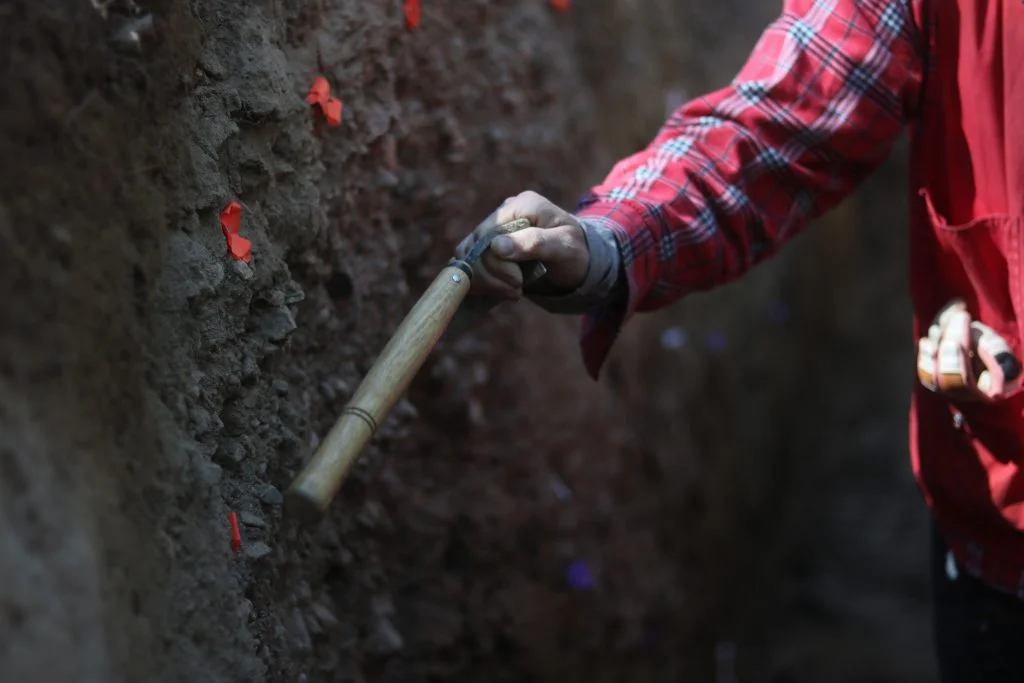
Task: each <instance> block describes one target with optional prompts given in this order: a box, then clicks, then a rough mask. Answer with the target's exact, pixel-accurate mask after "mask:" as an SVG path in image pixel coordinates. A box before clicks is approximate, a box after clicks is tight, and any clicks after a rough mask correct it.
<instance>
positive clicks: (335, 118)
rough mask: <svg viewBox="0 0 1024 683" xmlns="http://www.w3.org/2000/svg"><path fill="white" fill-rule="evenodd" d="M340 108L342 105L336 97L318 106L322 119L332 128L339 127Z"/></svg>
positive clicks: (329, 98)
mask: <svg viewBox="0 0 1024 683" xmlns="http://www.w3.org/2000/svg"><path fill="white" fill-rule="evenodd" d="M342 108H343V105H342V104H341V100H339V99H338V98H337V97H328V98H327V101H326V102H324V103H323V104H322V105H321V106H320V109H321V111H323V113H324V118H325V119H327V123H329V124H331V125H332V126H340V125H341V110H342Z"/></svg>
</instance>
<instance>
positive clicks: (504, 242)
mask: <svg viewBox="0 0 1024 683" xmlns="http://www.w3.org/2000/svg"><path fill="white" fill-rule="evenodd" d="M573 230H576V228H574V227H573V226H571V225H562V226H559V227H557V228H547V229H545V228H524V229H522V230H520V231H518V232H514V233H512V234H510V235H501V236H499V237H495V238H494V241H493V242H491V247H490V248H491V251H493V252H494V253H495V255H497V256H498V257H500V258H503V259H506V260H509V261H559V260H561V259H564V258H565V256H566V255H567V254H568V253H569V252H570V251H571V250H572V248H573V234H572V231H573Z"/></svg>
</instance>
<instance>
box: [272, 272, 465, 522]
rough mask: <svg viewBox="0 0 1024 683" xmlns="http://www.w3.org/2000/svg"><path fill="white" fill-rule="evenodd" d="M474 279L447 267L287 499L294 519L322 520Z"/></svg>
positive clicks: (390, 343)
mask: <svg viewBox="0 0 1024 683" xmlns="http://www.w3.org/2000/svg"><path fill="white" fill-rule="evenodd" d="M469 285H470V278H469V276H468V275H467V274H466V273H465V272H463V271H462V270H460V269H459V268H457V267H455V266H448V267H447V268H445V269H444V270H442V271H441V273H440V274H439V275H438V276H437V278H435V279H434V282H433V283H432V284H431V285H430V287H428V288H427V291H426V292H424V293H423V296H421V297H420V299H419V301H417V302H416V305H415V306H413V308H412V310H411V311H409V314H408V315H406V316H405V320H403V321H402V324H401V325H399V326H398V330H396V331H395V335H394V336H393V337H392V338H391V341H389V342H388V344H387V346H385V347H384V350H383V351H381V353H380V355H379V356H378V357H377V360H376V362H374V364H373V367H371V368H370V371H369V372H368V373H367V374H366V377H365V378H363V381H362V383H361V384H360V385H359V388H358V389H357V390H356V393H355V394H354V395H353V396H352V399H351V400H350V401H349V403H348V405H347V406H346V407H345V409H344V410H343V411H342V413H341V417H339V418H338V421H337V422H336V423H335V424H334V427H332V428H331V431H330V432H329V433H328V434H327V436H326V437H325V438H324V440H323V442H322V443H321V444H320V448H318V449H317V451H316V453H315V454H314V455H313V459H312V460H310V462H309V464H307V465H306V467H305V469H303V470H302V472H300V473H299V476H298V477H296V479H295V481H294V482H293V483H292V485H291V488H289V489H288V492H287V494H286V501H285V504H286V506H287V507H288V511H289V514H294V515H295V516H296V517H297V518H298V519H299V520H300V521H305V522H312V521H316V520H318V519H319V518H320V516H321V515H322V514H323V513H324V511H325V510H326V509H327V506H328V505H329V504H330V502H331V499H332V498H334V495H335V494H336V493H337V492H338V489H339V488H340V487H341V483H342V481H343V480H344V478H345V475H346V474H347V473H348V471H349V469H350V468H351V467H352V464H353V463H354V462H355V460H356V458H357V457H359V453H360V452H361V451H362V450H363V447H364V446H365V445H366V443H367V441H369V440H370V438H371V437H372V436H373V434H374V432H375V431H377V426H378V425H380V424H381V423H382V422H383V421H384V419H385V418H386V417H387V415H388V413H389V412H390V410H391V408H392V407H394V405H395V403H396V402H397V401H398V399H399V397H400V396H401V395H402V394H403V393H404V392H405V390H406V388H408V386H409V383H410V382H411V381H412V379H413V377H415V375H416V373H417V372H418V371H419V369H420V367H421V366H422V365H423V362H424V361H425V360H426V359H427V356H429V355H430V352H431V350H432V349H433V348H434V345H436V344H437V341H438V339H440V338H441V335H442V334H443V333H444V331H445V328H446V327H447V326H448V323H449V321H450V320H451V318H452V316H453V315H454V314H455V311H456V310H458V308H459V305H460V304H461V303H462V300H463V299H465V298H466V294H467V293H468V292H469Z"/></svg>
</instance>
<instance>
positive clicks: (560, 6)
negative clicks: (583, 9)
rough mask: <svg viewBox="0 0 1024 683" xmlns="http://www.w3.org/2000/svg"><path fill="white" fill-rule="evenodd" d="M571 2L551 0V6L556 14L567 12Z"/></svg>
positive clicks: (570, 0) (567, 0) (568, 0)
mask: <svg viewBox="0 0 1024 683" xmlns="http://www.w3.org/2000/svg"><path fill="white" fill-rule="evenodd" d="M571 4H572V0H551V6H552V7H554V8H555V10H556V11H558V12H563V13H564V12H568V11H569V6H570V5H571Z"/></svg>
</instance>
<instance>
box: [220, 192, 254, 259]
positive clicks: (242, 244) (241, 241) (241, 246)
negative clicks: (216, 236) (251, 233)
mask: <svg viewBox="0 0 1024 683" xmlns="http://www.w3.org/2000/svg"><path fill="white" fill-rule="evenodd" d="M241 227H242V205H241V204H239V203H238V202H231V203H230V204H228V205H227V206H225V207H224V209H223V210H222V211H221V212H220V229H221V232H223V233H224V239H225V240H226V241H227V243H228V253H229V254H231V258H233V259H235V260H236V261H245V262H246V263H248V262H249V261H250V260H251V259H252V242H250V241H249V240H247V239H245V238H244V237H242V236H241V235H239V234H238V230H239V229H240V228H241Z"/></svg>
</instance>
